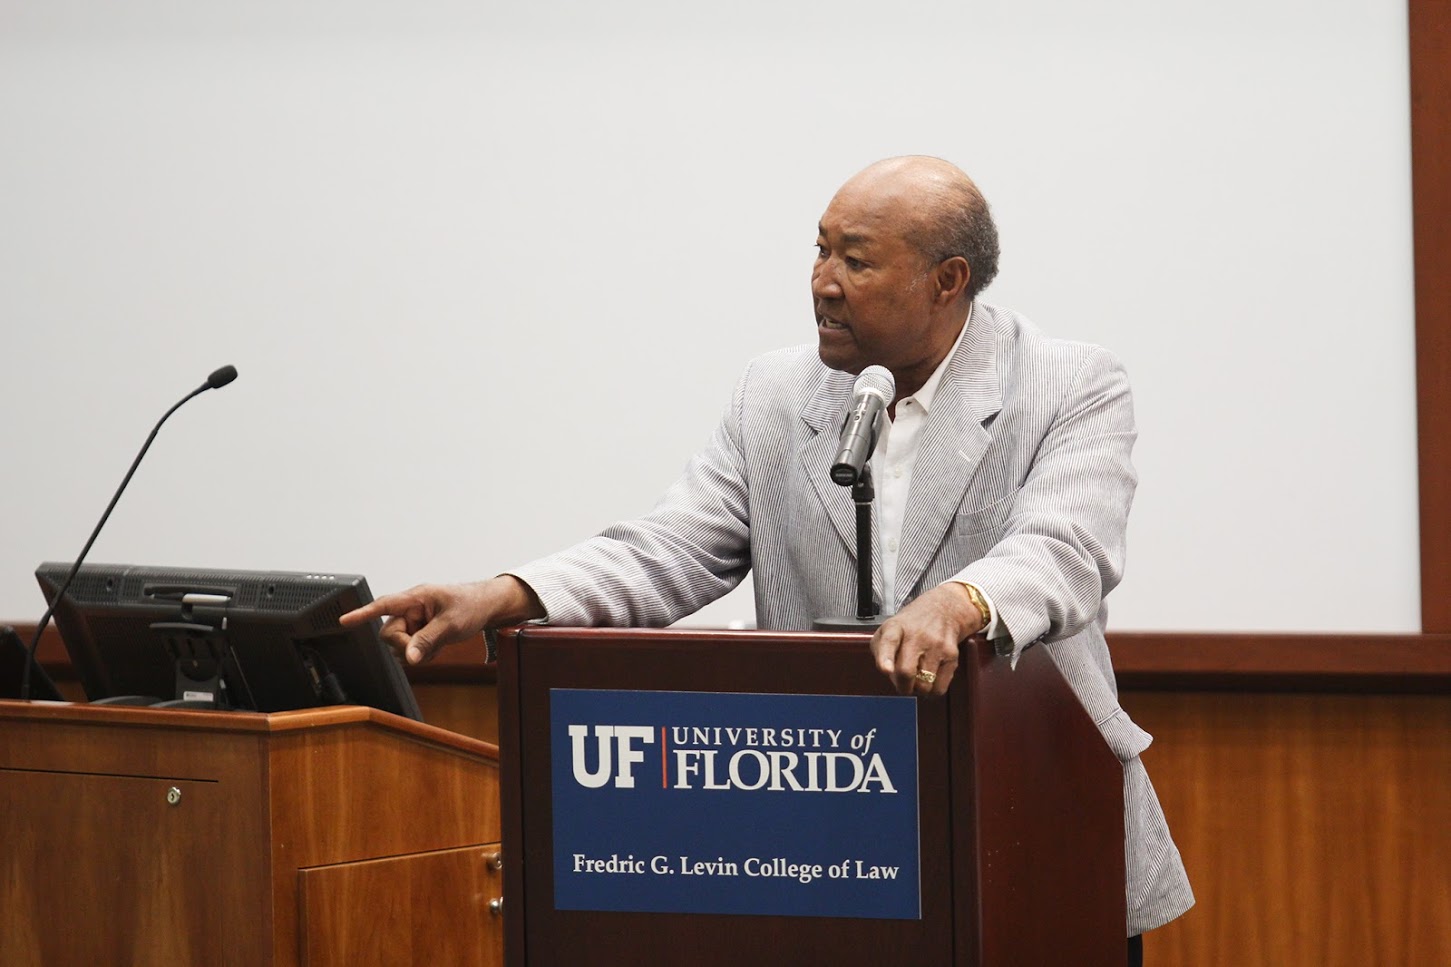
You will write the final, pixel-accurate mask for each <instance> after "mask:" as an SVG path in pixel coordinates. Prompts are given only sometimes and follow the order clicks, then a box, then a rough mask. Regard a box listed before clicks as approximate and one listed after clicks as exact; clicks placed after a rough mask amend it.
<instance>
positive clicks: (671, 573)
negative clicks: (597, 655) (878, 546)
mask: <svg viewBox="0 0 1451 967" xmlns="http://www.w3.org/2000/svg"><path fill="white" fill-rule="evenodd" d="M749 378H750V371H749V370H747V372H746V374H745V375H744V376H743V377H742V378H741V380H740V382H739V383H738V384H737V385H736V389H735V393H734V395H733V397H732V400H731V403H730V405H729V406H728V407H727V409H726V412H725V414H724V415H723V416H722V417H721V421H720V423H719V425H717V427H716V429H715V432H714V434H712V436H711V439H710V442H709V443H708V444H707V445H706V447H705V449H703V450H702V451H701V452H700V453H698V454H696V456H695V457H694V458H692V459H691V461H690V463H689V464H687V465H686V468H685V471H684V473H683V474H682V475H681V476H680V478H679V479H678V480H676V482H675V483H674V484H673V485H672V486H671V487H670V489H669V490H667V491H666V492H665V495H664V496H663V497H662V498H661V499H660V501H659V503H657V504H656V505H655V507H654V509H653V510H651V511H650V513H648V514H646V515H645V516H644V517H642V518H639V519H638V520H633V521H625V522H622V523H618V524H614V525H612V526H610V527H609V528H607V529H605V530H604V531H602V532H601V533H600V534H599V535H597V536H596V537H593V538H590V539H589V540H587V541H584V542H583V543H580V544H576V545H575V546H574V547H571V548H569V549H568V550H565V551H561V552H559V553H557V554H553V555H550V556H549V557H545V558H541V559H540V560H537V561H534V562H533V563H531V564H527V565H525V566H523V567H520V568H517V569H515V570H512V571H510V572H509V573H510V574H513V575H514V576H515V577H518V578H519V579H520V580H522V581H524V583H526V584H528V585H529V586H530V587H531V588H533V589H534V592H535V593H536V594H537V595H539V600H540V601H541V602H542V603H543V605H544V607H545V610H546V612H547V619H546V620H548V621H549V622H550V623H551V624H557V625H569V626H592V625H593V626H598V625H603V626H617V627H656V626H661V625H667V624H670V623H672V622H674V621H676V620H678V619H680V618H683V617H685V616H686V615H688V614H691V613H693V612H695V611H697V610H699V609H700V608H702V607H704V606H705V605H707V604H709V603H710V602H712V601H714V600H716V599H717V598H719V597H721V596H723V595H724V594H726V592H728V591H730V590H731V589H732V588H734V587H735V586H736V585H737V584H739V583H740V582H741V580H742V579H743V578H744V577H745V576H746V573H747V572H748V571H749V570H750V566H751V558H750V523H749V521H750V513H749V501H748V498H747V482H746V472H745V460H744V458H743V455H742V446H741V413H742V407H743V405H744V399H745V388H746V384H747V381H748V380H749Z"/></svg>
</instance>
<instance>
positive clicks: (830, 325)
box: [816, 313, 848, 332]
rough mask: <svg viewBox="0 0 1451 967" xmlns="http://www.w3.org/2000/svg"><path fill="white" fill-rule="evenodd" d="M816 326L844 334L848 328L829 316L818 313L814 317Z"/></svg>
mask: <svg viewBox="0 0 1451 967" xmlns="http://www.w3.org/2000/svg"><path fill="white" fill-rule="evenodd" d="M816 325H817V327H818V328H821V329H831V330H835V331H838V332H844V331H845V330H846V329H847V328H848V327H847V324H846V323H844V322H838V321H837V320H835V319H833V318H831V317H830V316H823V315H821V314H820V313H818V314H817V316H816Z"/></svg>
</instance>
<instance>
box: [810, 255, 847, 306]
mask: <svg viewBox="0 0 1451 967" xmlns="http://www.w3.org/2000/svg"><path fill="white" fill-rule="evenodd" d="M811 294H812V295H813V296H815V297H816V298H818V299H840V298H841V284H840V283H839V282H837V279H836V266H835V263H834V262H833V261H832V260H831V259H827V260H826V261H825V262H822V263H821V264H820V265H817V266H816V267H815V268H814V269H812V270H811Z"/></svg>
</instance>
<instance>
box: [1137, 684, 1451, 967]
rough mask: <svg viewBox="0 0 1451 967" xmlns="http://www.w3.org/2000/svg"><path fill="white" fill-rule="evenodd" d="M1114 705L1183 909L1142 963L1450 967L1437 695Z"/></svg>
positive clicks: (1447, 762)
mask: <svg viewBox="0 0 1451 967" xmlns="http://www.w3.org/2000/svg"><path fill="white" fill-rule="evenodd" d="M1123 704H1124V707H1125V708H1126V709H1128V711H1129V713H1130V714H1131V715H1132V716H1133V717H1134V718H1135V720H1136V721H1138V722H1139V723H1140V724H1141V725H1143V726H1144V727H1145V728H1146V729H1148V730H1149V731H1150V732H1152V733H1153V734H1154V736H1155V745H1154V746H1153V747H1152V748H1150V750H1149V751H1148V753H1146V754H1145V757H1144V759H1145V762H1146V764H1147V765H1148V767H1149V774H1150V776H1151V777H1152V778H1153V781H1154V784H1155V786H1156V788H1157V789H1158V791H1159V795H1160V798H1161V799H1162V801H1163V803H1164V809H1165V812H1166V813H1167V815H1168V817H1169V824H1170V827H1171V828H1172V829H1173V831H1174V838H1175V840H1176V841H1177V842H1178V844H1179V847H1180V850H1181V852H1182V853H1183V854H1184V861H1185V864H1186V866H1187V867H1188V869H1189V876H1190V880H1191V881H1192V882H1193V884H1194V889H1195V893H1196V895H1197V899H1198V902H1197V904H1196V906H1195V907H1194V909H1192V910H1190V911H1189V913H1188V914H1186V915H1185V916H1184V917H1183V918H1182V919H1180V920H1179V921H1177V922H1175V923H1172V924H1170V925H1168V926H1167V927H1164V928H1163V929H1161V930H1158V931H1155V932H1154V933H1151V934H1150V935H1149V936H1148V937H1147V938H1146V943H1145V955H1146V962H1148V963H1151V964H1152V965H1153V967H1178V965H1184V967H1190V965H1204V964H1273V965H1275V967H1297V965H1304V967H1338V965H1346V967H1349V965H1364V964H1451V696H1447V695H1314V694H1310V695H1284V694H1212V693H1193V692H1180V693H1174V692H1132V693H1126V694H1125V695H1124V697H1123Z"/></svg>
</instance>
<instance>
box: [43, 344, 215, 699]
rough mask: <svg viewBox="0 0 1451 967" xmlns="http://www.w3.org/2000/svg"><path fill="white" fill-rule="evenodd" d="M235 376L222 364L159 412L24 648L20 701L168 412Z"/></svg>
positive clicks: (171, 412) (168, 415)
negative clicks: (54, 620)
mask: <svg viewBox="0 0 1451 967" xmlns="http://www.w3.org/2000/svg"><path fill="white" fill-rule="evenodd" d="M236 378H237V367H235V366H223V367H222V368H221V369H218V370H216V371H214V372H213V373H212V374H211V375H210V376H208V377H207V381H206V382H205V383H203V384H201V385H200V386H198V387H197V388H196V389H194V390H192V391H191V392H190V393H188V394H186V395H185V396H183V397H182V398H181V399H180V400H178V401H177V402H176V405H174V406H172V408H171V409H169V410H167V411H166V412H165V413H164V414H162V417H161V419H159V420H157V421H156V426H154V427H152V428H151V435H150V436H148V437H147V438H146V442H145V443H143V444H142V445H141V452H140V453H138V454H136V459H135V460H132V461H131V469H130V470H127V471H126V476H125V477H124V478H123V479H122V480H121V486H119V487H117V488H116V494H115V496H113V497H112V498H111V502H110V503H109V504H107V505H106V512H105V513H104V514H102V515H101V519H100V520H99V521H97V522H96V529H95V530H93V531H91V536H90V539H89V540H87V541H86V546H85V547H83V548H81V554H80V556H79V557H77V558H76V562H75V563H74V564H72V565H71V569H70V573H69V574H67V575H66V578H65V580H64V581H62V582H61V586H60V590H59V591H57V592H56V593H55V597H54V598H52V599H51V602H50V606H49V607H47V608H46V609H45V614H44V615H43V616H42V617H41V619H40V623H39V624H38V625H36V626H35V637H34V638H31V639H30V647H29V648H28V649H27V651H26V660H25V671H24V673H23V677H22V678H21V680H20V700H21V701H22V702H25V701H29V700H30V668H31V666H32V665H34V664H35V649H36V648H37V647H38V646H39V645H40V636H41V633H42V632H44V631H45V627H46V625H48V624H50V617H51V615H52V614H54V613H55V608H56V605H58V604H60V599H61V598H63V597H65V593H66V591H67V590H69V589H70V586H71V582H72V581H74V580H75V578H76V573H77V572H79V571H80V569H81V563H82V562H84V561H85V559H86V555H87V554H89V553H90V552H91V545H92V544H94V543H96V537H97V536H98V535H99V534H100V533H101V528H102V527H105V526H106V521H108V520H110V518H111V511H113V510H115V509H116V501H118V500H120V499H121V494H122V492H123V491H125V489H126V485H127V484H129V483H130V482H131V477H132V476H133V475H134V474H135V473H136V468H137V467H139V466H140V465H141V458H142V457H144V456H146V451H147V450H150V449H151V441H152V440H155V439H156V434H157V432H158V431H159V430H160V429H161V424H163V423H165V422H166V420H167V418H168V417H170V416H171V414H173V413H175V412H176V411H177V410H179V409H181V407H182V404H183V403H186V402H187V401H188V400H190V399H191V398H192V397H194V396H200V395H201V394H202V393H205V392H206V391H207V390H209V389H221V388H222V387H223V386H226V385H227V384H228V383H230V382H231V381H232V380H234V379H236Z"/></svg>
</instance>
